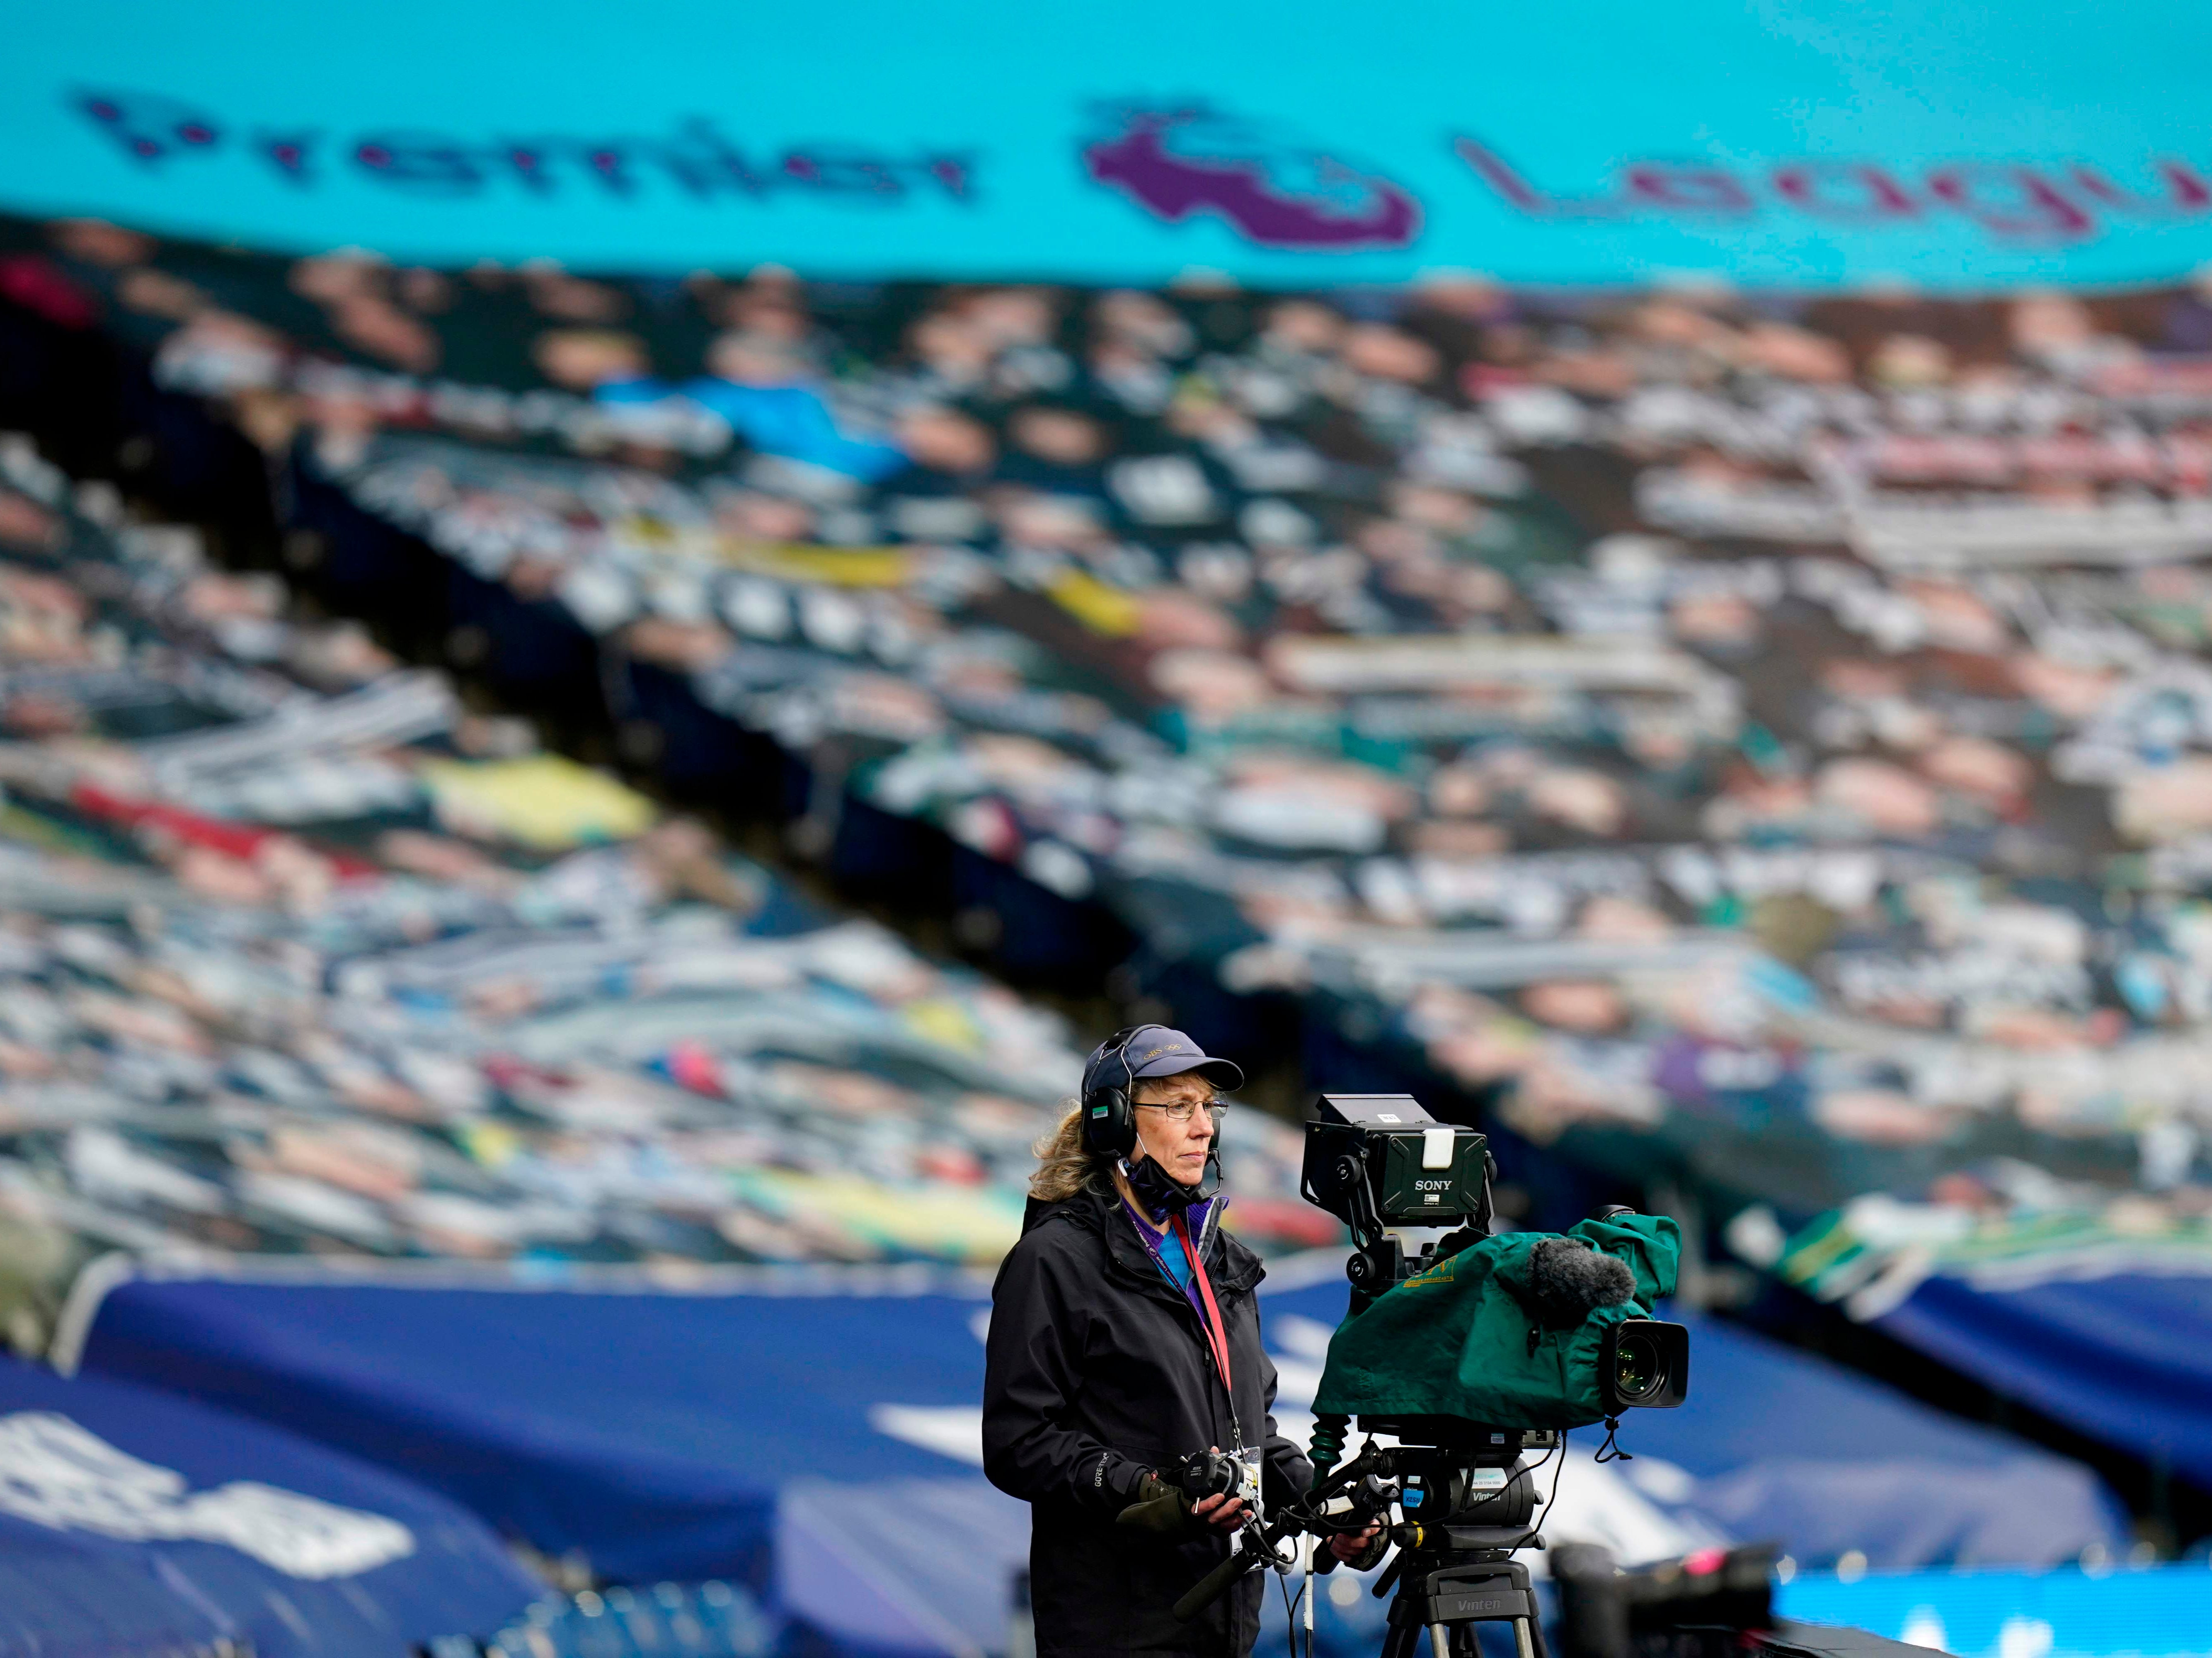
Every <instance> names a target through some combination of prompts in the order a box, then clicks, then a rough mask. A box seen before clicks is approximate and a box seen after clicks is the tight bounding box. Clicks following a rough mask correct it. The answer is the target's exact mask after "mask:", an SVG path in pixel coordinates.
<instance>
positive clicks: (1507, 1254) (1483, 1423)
mask: <svg viewBox="0 0 2212 1658" xmlns="http://www.w3.org/2000/svg"><path fill="white" fill-rule="evenodd" d="M1495 1169H1496V1163H1495V1160H1494V1159H1493V1158H1492V1156H1491V1153H1490V1149H1489V1144H1488V1141H1487V1139H1486V1137H1485V1136H1484V1135H1482V1134H1480V1133H1476V1132H1475V1131H1474V1130H1473V1129H1470V1128H1462V1127H1454V1126H1452V1125H1449V1124H1445V1123H1439V1122H1437V1121H1436V1120H1435V1119H1434V1118H1432V1117H1431V1115H1430V1114H1428V1113H1427V1112H1426V1111H1425V1110H1424V1109H1422V1108H1421V1106H1420V1105H1419V1102H1416V1101H1415V1100H1414V1099H1413V1096H1410V1095H1406V1094H1328V1095H1323V1096H1322V1099H1321V1102H1320V1107H1319V1109H1318V1111H1317V1112H1316V1116H1315V1119H1314V1120H1313V1121H1310V1122H1309V1123H1308V1124H1307V1125H1306V1146H1305V1162H1304V1173H1303V1178H1302V1182H1301V1184H1302V1189H1303V1191H1304V1195H1305V1197H1306V1199H1307V1200H1308V1201H1309V1202H1311V1203H1314V1204H1316V1205H1318V1206H1320V1207H1322V1208H1323V1209H1325V1210H1327V1211H1328V1212H1329V1213H1331V1214H1333V1215H1334V1216H1336V1217H1337V1218H1339V1219H1340V1220H1341V1221H1343V1222H1344V1224H1346V1227H1348V1228H1349V1229H1350V1230H1351V1233H1352V1244H1353V1248H1352V1255H1351V1258H1350V1260H1348V1262H1347V1263H1346V1269H1345V1272H1346V1277H1347V1278H1349V1279H1350V1280H1351V1284H1352V1303H1351V1307H1350V1309H1349V1311H1348V1313H1347V1315H1346V1320H1345V1322H1344V1324H1343V1325H1342V1326H1341V1327H1340V1328H1339V1329H1338V1331H1337V1333H1336V1335H1335V1337H1334V1339H1333V1340H1332V1341H1331V1343H1330V1350H1329V1363H1328V1368H1327V1369H1326V1370H1324V1372H1323V1376H1322V1390H1321V1394H1320V1395H1319V1396H1317V1397H1316V1400H1315V1412H1316V1427H1315V1430H1314V1441H1313V1461H1314V1468H1315V1480H1314V1485H1313V1488H1312V1490H1311V1491H1309V1492H1308V1493H1307V1495H1306V1497H1305V1498H1304V1501H1303V1502H1302V1503H1299V1504H1297V1506H1295V1507H1293V1508H1291V1509H1287V1510H1285V1511H1284V1512H1282V1513H1281V1514H1279V1515H1276V1516H1275V1517H1274V1519H1273V1522H1272V1523H1271V1524H1269V1525H1268V1526H1267V1527H1264V1528H1262V1527H1256V1526H1255V1527H1247V1528H1246V1530H1245V1532H1244V1533H1243V1539H1242V1543H1241V1546H1240V1548H1239V1549H1238V1551H1237V1552H1235V1553H1232V1554H1231V1556H1230V1558H1228V1559H1227V1560H1226V1561H1225V1562H1223V1564H1221V1565H1220V1566H1219V1567H1218V1568H1216V1569H1215V1570H1214V1571H1213V1572H1212V1574H1210V1575H1209V1576H1207V1577H1206V1579H1205V1580H1203V1581H1202V1582H1200V1583H1198V1584H1197V1585H1195V1586H1194V1588H1192V1589H1191V1591H1190V1592H1189V1593H1188V1594H1186V1595H1185V1596H1184V1597H1183V1599H1182V1600H1181V1601H1179V1602H1178V1603H1177V1604H1176V1614H1177V1616H1179V1617H1185V1618H1188V1617H1190V1616H1193V1615H1194V1614H1195V1613H1196V1612H1197V1611H1198V1609H1199V1608H1200V1607H1201V1606H1205V1605H1206V1604H1207V1603H1208V1602H1210V1601H1211V1600H1213V1599H1214V1598H1215V1597H1216V1596H1218V1594H1221V1593H1222V1591H1224V1590H1225V1589H1226V1588H1228V1587H1229V1585H1230V1584H1231V1583H1232V1582H1235V1581H1236V1580H1237V1578H1238V1577H1240V1576H1243V1574H1244V1573H1245V1572H1246V1571H1249V1570H1253V1569H1254V1568H1255V1567H1258V1566H1262V1565H1274V1564H1279V1558H1278V1556H1277V1554H1276V1549H1277V1547H1278V1546H1279V1544H1280V1542H1281V1541H1282V1540H1284V1539H1285V1538H1288V1537H1290V1536H1292V1535H1294V1534H1296V1533H1300V1532H1304V1533H1310V1534H1312V1535H1315V1536H1317V1537H1327V1536H1329V1535H1332V1534H1335V1533H1352V1534H1357V1533H1360V1532H1363V1531H1364V1530H1365V1528H1366V1527H1367V1526H1368V1525H1369V1523H1370V1521H1374V1520H1376V1519H1377V1518H1387V1516H1388V1514H1389V1510H1390V1509H1392V1508H1393V1507H1395V1509H1396V1510H1397V1512H1398V1515H1399V1516H1400V1518H1399V1520H1398V1522H1397V1523H1396V1524H1395V1525H1392V1526H1390V1527H1389V1539H1390V1540H1391V1542H1393V1543H1394V1544H1395V1545H1396V1546H1397V1550H1398V1552H1397V1554H1396V1556H1395V1558H1394V1560H1393V1562H1392V1564H1391V1565H1390V1567H1389V1569H1388V1570H1386V1571H1385V1573H1384V1575H1383V1580H1382V1581H1381V1582H1378V1583H1377V1585H1376V1594H1383V1593H1385V1592H1387V1591H1388V1589H1389V1587H1390V1586H1391V1585H1392V1584H1394V1583H1395V1586H1396V1589H1397V1598H1396V1599H1395V1600H1394V1601H1393V1603H1392V1606H1391V1609H1390V1621H1389V1637H1388V1639H1387V1640H1386V1642H1385V1643H1384V1646H1383V1658H1413V1655H1414V1654H1415V1653H1416V1651H1417V1649H1418V1647H1419V1643H1421V1641H1422V1639H1423V1637H1424V1636H1425V1637H1426V1639H1427V1642H1428V1643H1429V1645H1430V1647H1431V1654H1432V1658H1451V1655H1453V1654H1455V1653H1462V1654H1465V1653H1471V1652H1473V1651H1474V1649H1475V1647H1474V1631H1473V1625H1475V1624H1477V1623H1481V1622H1489V1621H1504V1622H1507V1623H1510V1625H1511V1626H1512V1629H1513V1632H1514V1637H1515V1644H1516V1649H1517V1653H1518V1658H1535V1655H1536V1653H1537V1651H1538V1649H1539V1648H1540V1646H1541V1642H1542V1638H1543V1637H1542V1632H1541V1625H1540V1624H1539V1622H1538V1619H1537V1612H1536V1601H1535V1597H1534V1593H1533V1592H1532V1590H1531V1589H1530V1587H1529V1581H1528V1569H1527V1568H1526V1567H1525V1566H1523V1565H1522V1564H1520V1563H1519V1562H1517V1561H1516V1560H1515V1559H1514V1558H1512V1557H1513V1554H1514V1553H1515V1552H1516V1550H1519V1549H1522V1548H1530V1547H1534V1548H1541V1547H1543V1540H1542V1538H1541V1535H1540V1533H1539V1527H1538V1523H1537V1521H1536V1517H1535V1516H1536V1510H1537V1508H1538V1503H1537V1499H1536V1481H1535V1470H1536V1468H1537V1467H1541V1465H1542V1463H1543V1462H1544V1461H1549V1460H1550V1459H1552V1458H1553V1457H1558V1456H1563V1455H1565V1430H1568V1429H1570V1428H1573V1427H1576V1426H1580V1425H1583V1424H1589V1423H1592V1422H1595V1421H1599V1420H1601V1419H1602V1420H1604V1421H1605V1422H1606V1423H1607V1426H1608V1429H1609V1430H1610V1429H1611V1428H1613V1426H1615V1425H1617V1424H1615V1423H1614V1418H1616V1417H1617V1416H1618V1414H1619V1413H1620V1412H1621V1411H1623V1410H1626V1409H1629V1408H1632V1407H1638V1406H1640V1407H1644V1408H1650V1407H1665V1406H1675V1405H1680V1404H1681V1403H1682V1402H1683V1400H1685V1399H1686V1397H1687V1396H1688V1391H1689V1332H1688V1331H1687V1330H1686V1328H1684V1327H1682V1326H1681V1325H1679V1324H1668V1323H1664V1322H1662V1321H1658V1320H1656V1319H1653V1318H1650V1317H1649V1316H1648V1315H1647V1314H1648V1310H1649V1305H1650V1302H1651V1301H1653V1300H1655V1299H1656V1297H1658V1296H1661V1295H1664V1294H1667V1293H1669V1292H1671V1291H1672V1290H1673V1288H1674V1260H1675V1255H1676V1244H1675V1242H1674V1239H1675V1232H1674V1223H1673V1222H1671V1221H1665V1220H1653V1219H1650V1218H1646V1217H1642V1216H1636V1215H1633V1214H1632V1212H1629V1211H1626V1210H1624V1209H1618V1208H1615V1209H1612V1210H1607V1211H1603V1212H1601V1213H1600V1214H1599V1215H1598V1216H1596V1217H1595V1218H1593V1219H1592V1220H1590V1221H1588V1222H1584V1223H1583V1224H1582V1225H1580V1226H1578V1227H1577V1228H1575V1229H1574V1231H1573V1232H1572V1233H1571V1234H1570V1235H1567V1236H1538V1235H1533V1234H1527V1233H1516V1234H1511V1235H1509V1236H1507V1237H1504V1238H1492V1236H1490V1224H1491V1221H1492V1214H1493V1205H1492V1194H1491V1180H1492V1175H1493V1174H1494V1172H1495ZM1468 1376H1474V1377H1475V1378H1476V1382H1475V1383H1474V1386H1473V1387H1472V1388H1470V1387H1469V1386H1468V1383H1467V1381H1466V1378H1468ZM1477 1405H1479V1406H1481V1409H1480V1413H1479V1414H1478V1413H1475V1412H1474V1409H1473V1408H1472V1407H1474V1406H1477ZM1354 1418H1357V1420H1358V1424H1359V1427H1360V1429H1361V1430H1363V1431H1364V1432H1365V1433H1367V1434H1368V1435H1369V1436H1370V1439H1369V1441H1368V1442H1367V1443H1366V1444H1365V1445H1364V1447H1363V1448H1361V1449H1360V1451H1359V1452H1358V1455H1356V1456H1354V1457H1353V1458H1352V1461H1350V1462H1348V1463H1346V1464H1344V1465H1343V1466H1342V1467H1339V1466H1337V1465H1338V1460H1339V1457H1340V1453H1341V1451H1342V1449H1343V1446H1344V1439H1345V1435H1346V1430H1347V1429H1348V1428H1349V1426H1350V1424H1351V1423H1352V1420H1353V1419H1354ZM1375 1436H1387V1437H1388V1439H1389V1440H1393V1441H1395V1443H1377V1442H1376V1437H1375ZM1333 1564H1334V1558H1333V1557H1331V1556H1328V1555H1326V1554H1324V1555H1323V1556H1322V1560H1321V1563H1320V1564H1318V1565H1317V1566H1316V1570H1320V1571H1326V1570H1328V1569H1329V1568H1330V1566H1331V1565H1333Z"/></svg>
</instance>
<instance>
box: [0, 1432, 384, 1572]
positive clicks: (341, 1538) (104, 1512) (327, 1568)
mask: <svg viewBox="0 0 2212 1658" xmlns="http://www.w3.org/2000/svg"><path fill="white" fill-rule="evenodd" d="M0 1512H5V1513H8V1514H11V1515H15V1517H16V1518H18V1519H20V1520H28V1521H33V1522H34V1523H35V1524H38V1525H41V1526H51V1527H53V1528H54V1529H55V1530H57V1531H90V1532H98V1533H101V1534H102V1535H103V1536H107V1537H120V1538H126V1539H129V1540H132V1541H134V1542H136V1541H151V1540H155V1539H161V1540H175V1541H185V1540H191V1541H194V1542H201V1543H224V1544H228V1546H230V1547H232V1548H234V1549H237V1550H238V1551H240V1552H241V1553H245V1554H250V1555H252V1557H253V1558H255V1559H257V1560H258V1561H260V1562H261V1563H262V1564H264V1565H267V1566H273V1567H275V1568H276V1570H278V1571H281V1572H283V1573H284V1574H285V1575H286V1576H291V1577H305V1578H325V1577H351V1576H355V1575H356V1574H357V1573H361V1572H364V1571H369V1570H374V1568H376V1567H378V1566H382V1565H388V1564H391V1563H392V1561H394V1560H401V1559H404V1558H406V1557H407V1556H409V1555H410V1554H412V1553H414V1552H415V1533H412V1532H411V1531H410V1530H408V1528H407V1527H404V1526H403V1525H401V1524H400V1523H399V1522H398V1521H397V1520H393V1519H391V1518H389V1517H387V1516H386V1515H380V1514H369V1513H367V1512H365V1511H363V1510H362V1509H347V1508H341V1507H339V1506H338V1505H337V1503H325V1502H323V1501H322V1500H321V1499H319V1498H318V1497H303V1496H301V1494H300V1493H299V1492H297V1491H283V1490H280V1489H279V1488H277V1487H276V1486H274V1485H261V1484H259V1483H258V1481H254V1480H234V1481H232V1482H231V1483H230V1484H228V1485H220V1486H217V1487H216V1489H215V1490H213V1491H197V1492H188V1491H186V1490H185V1477H184V1476H183V1475H182V1474H180V1473H177V1472H176V1471H175V1470H174V1469H173V1468H164V1467H158V1466H157V1465H155V1464H154V1463H151V1462H142V1461H139V1460H138V1459H137V1457H135V1456H132V1455H130V1454H129V1453H128V1452H126V1451H121V1450H118V1449H117V1448H115V1447H114V1446H112V1445H111V1444H109V1443H108V1442H106V1440H104V1439H102V1438H100V1436H99V1435H97V1434H94V1433H92V1432H90V1431H89V1430H86V1429H84V1428H82V1427H80V1426H78V1425H77V1424H76V1423H74V1422H72V1421H70V1419H69V1418H67V1417H65V1416H63V1415H60V1414H58V1412H52V1411H17V1412H13V1413H12V1414H10V1415H8V1416H4V1417H0Z"/></svg>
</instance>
